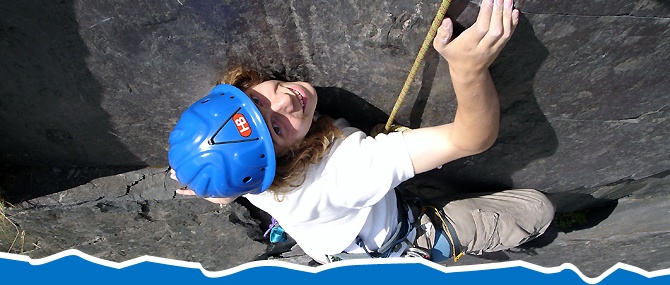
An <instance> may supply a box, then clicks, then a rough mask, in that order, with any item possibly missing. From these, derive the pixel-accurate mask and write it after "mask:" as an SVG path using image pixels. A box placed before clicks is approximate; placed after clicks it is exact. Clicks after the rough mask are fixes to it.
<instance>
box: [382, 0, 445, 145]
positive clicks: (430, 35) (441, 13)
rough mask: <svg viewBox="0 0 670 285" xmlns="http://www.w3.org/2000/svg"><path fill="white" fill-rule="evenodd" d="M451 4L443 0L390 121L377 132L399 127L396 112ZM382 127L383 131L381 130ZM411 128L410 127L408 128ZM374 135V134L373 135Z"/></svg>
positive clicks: (390, 116) (390, 130) (386, 131)
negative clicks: (395, 122) (396, 123)
mask: <svg viewBox="0 0 670 285" xmlns="http://www.w3.org/2000/svg"><path fill="white" fill-rule="evenodd" d="M450 4H451V0H442V4H441V5H440V8H439V9H438V10H437V15H435V18H434V19H433V23H432V24H431V25H430V29H429V30H428V34H427V35H426V38H425V39H424V40H423V43H422V44H421V48H420V49H419V52H418V54H417V55H416V58H415V59H414V64H412V68H411V69H410V71H409V74H408V75H407V79H406V80H405V85H403V87H402V89H401V91H400V94H399V95H398V99H397V100H396V102H395V105H394V106H393V109H392V110H391V114H390V115H389V119H388V121H386V124H385V125H383V129H381V126H378V127H375V130H376V131H377V133H381V132H383V133H386V134H387V133H389V132H392V131H396V130H397V129H398V127H397V126H393V120H394V119H395V116H396V113H397V112H398V109H400V105H402V102H403V100H405V96H406V95H407V92H408V91H409V86H410V85H411V84H412V81H414V77H415V76H416V72H417V71H418V70H419V67H421V63H422V62H423V59H424V57H425V56H426V51H428V48H430V43H431V42H432V41H433V39H434V38H435V35H436V34H437V29H438V28H439V27H440V25H441V24H442V20H443V19H444V15H445V14H446V13H447V9H449V5H450ZM402 128H407V127H401V128H400V129H402ZM380 129H381V131H380ZM407 129H409V128H407ZM405 130H406V129H402V130H401V131H405ZM373 136H374V135H373Z"/></svg>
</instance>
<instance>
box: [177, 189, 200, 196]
mask: <svg viewBox="0 0 670 285" xmlns="http://www.w3.org/2000/svg"><path fill="white" fill-rule="evenodd" d="M175 192H176V193H177V194H179V195H187V196H195V195H196V194H195V191H193V190H191V189H177V190H176V191H175Z"/></svg>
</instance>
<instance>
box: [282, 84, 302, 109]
mask: <svg viewBox="0 0 670 285" xmlns="http://www.w3.org/2000/svg"><path fill="white" fill-rule="evenodd" d="M286 88H287V89H288V90H291V92H292V93H293V94H294V95H295V96H296V97H298V100H299V101H300V106H301V107H302V111H303V112H304V111H305V107H306V105H307V104H306V102H305V101H306V100H305V96H304V95H303V94H302V92H300V90H297V89H295V88H292V87H286Z"/></svg>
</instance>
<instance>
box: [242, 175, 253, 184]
mask: <svg viewBox="0 0 670 285" xmlns="http://www.w3.org/2000/svg"><path fill="white" fill-rule="evenodd" d="M250 181H251V176H247V177H244V179H242V182H244V183H249V182H250Z"/></svg>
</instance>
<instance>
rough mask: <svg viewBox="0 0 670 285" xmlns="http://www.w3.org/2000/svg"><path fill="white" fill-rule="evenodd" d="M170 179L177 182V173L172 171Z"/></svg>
mask: <svg viewBox="0 0 670 285" xmlns="http://www.w3.org/2000/svg"><path fill="white" fill-rule="evenodd" d="M170 178H172V179H174V180H177V173H176V172H174V169H171V170H170Z"/></svg>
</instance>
